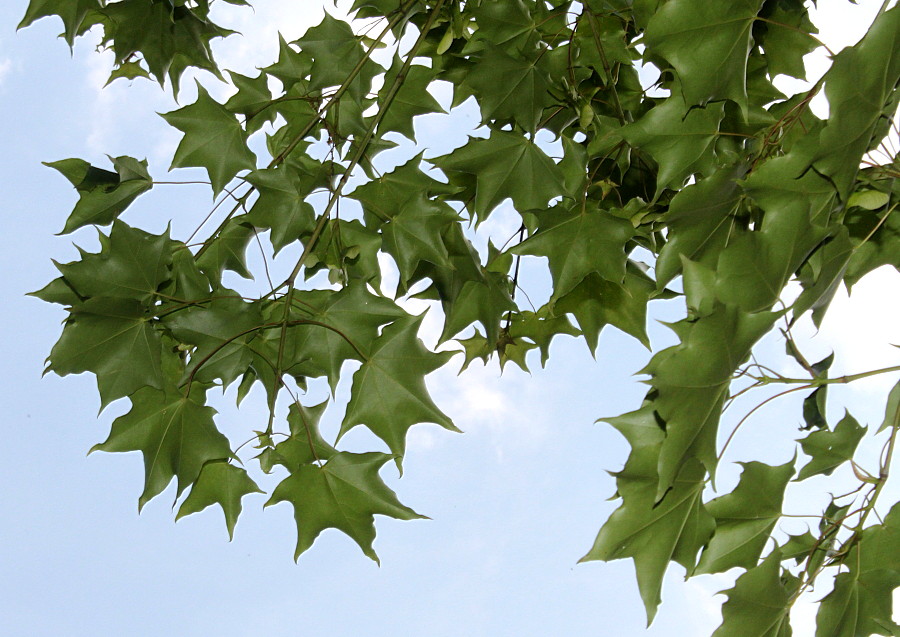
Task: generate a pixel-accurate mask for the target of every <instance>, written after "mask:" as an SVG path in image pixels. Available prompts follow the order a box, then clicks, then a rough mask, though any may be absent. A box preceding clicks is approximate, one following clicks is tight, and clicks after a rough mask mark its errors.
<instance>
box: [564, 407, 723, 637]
mask: <svg viewBox="0 0 900 637" xmlns="http://www.w3.org/2000/svg"><path fill="white" fill-rule="evenodd" d="M606 421H607V422H608V423H609V424H611V425H612V426H613V427H615V428H616V429H618V430H619V431H620V432H621V433H622V434H623V435H624V436H625V438H626V439H627V440H628V442H629V443H630V444H631V454H630V455H629V456H628V462H626V463H625V467H624V468H623V469H622V470H621V471H619V472H618V473H616V474H615V476H616V485H617V487H618V495H619V496H621V497H622V505H621V506H620V507H619V508H618V509H616V510H615V511H614V512H613V514H612V515H611V516H610V517H609V519H608V520H607V521H606V523H605V524H604V525H603V527H602V528H601V529H600V532H599V534H598V535H597V539H596V540H595V541H594V546H593V547H592V548H591V550H590V551H589V552H588V553H587V555H585V556H584V557H583V558H581V561H590V560H605V561H610V560H616V559H621V558H626V557H630V558H632V559H634V568H635V571H636V573H637V580H638V588H639V589H640V592H641V598H642V599H643V600H644V607H645V608H646V610H647V623H648V625H649V624H650V622H652V621H653V617H654V616H655V615H656V609H657V607H658V606H659V603H660V600H661V597H660V591H661V589H662V580H663V575H664V574H665V572H666V569H667V568H668V565H669V562H670V561H672V560H674V561H676V562H678V563H679V564H681V565H682V566H684V567H685V568H686V569H688V570H690V569H692V568H693V567H694V564H695V562H696V558H697V553H698V552H699V551H700V547H701V546H703V545H704V544H705V543H706V541H707V540H708V539H709V537H710V535H711V534H712V531H713V528H714V523H713V520H712V518H711V517H710V515H709V514H708V513H707V512H706V509H705V507H704V506H703V503H702V501H701V496H702V494H703V485H704V481H703V475H704V472H703V468H702V466H700V464H699V463H696V462H693V463H690V464H689V465H686V466H685V467H684V469H683V470H682V472H681V473H680V475H679V476H678V479H677V480H676V481H675V482H674V484H673V485H672V488H671V490H669V492H668V493H667V494H666V497H665V498H663V499H662V501H661V502H658V503H657V498H656V485H657V482H658V476H657V473H656V457H657V456H658V454H659V450H660V445H661V444H662V440H663V437H664V433H663V431H662V429H661V428H660V426H659V424H658V422H657V420H656V417H655V416H654V414H653V409H652V407H649V406H645V407H642V408H641V409H639V410H637V411H633V412H631V413H628V414H625V415H623V416H618V417H616V418H610V419H607V420H606Z"/></svg>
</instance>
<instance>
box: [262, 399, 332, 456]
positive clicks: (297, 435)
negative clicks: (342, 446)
mask: <svg viewBox="0 0 900 637" xmlns="http://www.w3.org/2000/svg"><path fill="white" fill-rule="evenodd" d="M327 406H328V401H327V400H326V401H325V402H322V403H319V404H318V405H313V406H312V407H304V406H303V405H300V404H299V403H296V402H295V403H292V404H291V406H290V409H289V410H288V417H287V421H288V425H289V426H290V430H291V435H290V436H289V437H287V438H285V439H284V440H282V441H281V442H279V443H278V444H277V445H275V447H272V448H267V449H264V450H263V452H262V453H261V454H260V455H259V461H260V465H261V466H262V469H263V471H265V472H266V473H269V472H270V471H271V470H272V467H274V466H275V465H277V464H278V465H282V466H283V467H285V468H287V470H288V471H290V472H291V473H293V472H295V471H297V470H298V469H299V468H300V467H302V466H303V465H310V464H314V463H320V462H321V461H323V460H330V459H331V458H333V457H334V456H335V454H337V453H338V451H337V449H335V448H334V447H332V446H331V445H330V444H328V443H327V442H326V441H325V439H324V438H322V433H321V432H320V430H319V420H320V419H321V418H322V414H323V413H325V408H326V407H327Z"/></svg>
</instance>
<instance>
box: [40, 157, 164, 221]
mask: <svg viewBox="0 0 900 637" xmlns="http://www.w3.org/2000/svg"><path fill="white" fill-rule="evenodd" d="M112 163H113V166H114V167H115V169H116V172H114V173H113V172H109V171H107V170H103V169H101V168H96V167H94V166H91V165H90V164H89V163H87V162H86V161H84V160H81V159H63V160H61V161H56V162H50V163H45V164H44V165H45V166H49V167H50V168H55V169H56V170H58V171H59V172H61V173H62V174H63V175H64V176H65V177H66V178H67V179H68V180H69V181H70V182H72V185H73V186H75V190H77V191H78V203H77V204H75V209H74V210H73V211H72V214H71V215H69V218H68V219H67V220H66V226H65V228H63V230H62V232H61V233H60V234H68V233H69V232H72V231H73V230H77V229H78V228H81V227H82V226H86V225H90V224H97V225H101V226H105V225H108V224H110V223H112V222H113V221H114V220H115V219H116V218H117V217H118V216H119V215H120V214H122V212H124V211H125V209H126V208H127V207H128V206H130V205H131V203H132V202H133V201H134V200H135V199H137V198H138V196H139V195H141V194H143V193H145V192H147V191H148V190H150V189H151V188H152V187H153V180H152V179H151V177H150V175H149V174H148V173H147V162H146V161H138V160H136V159H132V158H131V157H116V158H115V159H113V160H112Z"/></svg>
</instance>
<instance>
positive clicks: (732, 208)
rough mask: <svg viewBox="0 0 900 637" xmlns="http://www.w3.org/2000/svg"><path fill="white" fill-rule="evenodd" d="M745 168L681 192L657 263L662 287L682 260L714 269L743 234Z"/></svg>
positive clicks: (668, 217) (729, 170)
mask: <svg viewBox="0 0 900 637" xmlns="http://www.w3.org/2000/svg"><path fill="white" fill-rule="evenodd" d="M745 170H746V168H745V167H744V166H741V165H737V166H733V167H731V168H724V169H722V170H719V171H717V172H715V173H714V174H712V175H710V176H709V177H707V178H706V179H702V180H700V181H699V182H698V183H696V184H691V185H690V186H688V187H687V188H684V189H683V190H681V191H680V192H679V193H678V194H677V195H675V197H673V198H672V202H671V203H670V204H669V210H668V212H667V213H666V225H667V228H668V236H667V237H666V244H665V245H664V246H663V248H662V250H660V253H659V258H658V259H657V260H656V281H657V285H658V286H659V287H660V288H662V287H663V286H665V285H666V284H667V283H668V282H669V281H671V280H672V279H673V278H674V277H675V276H676V275H677V274H678V272H679V271H680V270H681V259H680V258H679V257H687V258H688V259H690V260H691V261H694V262H697V263H700V264H703V265H706V266H710V267H715V265H716V261H718V258H719V252H720V251H721V250H722V249H723V248H724V247H725V246H727V245H728V244H729V243H730V242H731V241H733V240H734V238H735V237H736V236H737V235H738V234H739V233H740V232H741V229H742V223H741V220H740V218H739V214H738V213H739V211H740V209H741V195H742V194H743V193H742V191H741V189H740V187H739V186H738V180H739V179H740V178H741V177H742V176H743V174H744V172H745Z"/></svg>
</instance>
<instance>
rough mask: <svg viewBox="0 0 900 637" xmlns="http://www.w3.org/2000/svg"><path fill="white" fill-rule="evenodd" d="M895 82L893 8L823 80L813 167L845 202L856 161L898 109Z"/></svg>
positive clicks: (898, 72) (899, 23)
mask: <svg viewBox="0 0 900 637" xmlns="http://www.w3.org/2000/svg"><path fill="white" fill-rule="evenodd" d="M870 69H878V72H870ZM898 82H900V8H898V7H896V6H895V7H893V8H891V9H889V10H888V11H885V12H883V13H880V14H879V15H878V16H877V17H876V18H875V21H874V22H873V23H872V26H871V27H870V28H869V31H868V32H867V33H866V35H865V36H864V37H863V38H862V40H860V41H859V43H858V44H856V46H853V47H847V48H846V49H844V50H842V51H841V52H840V53H838V54H837V55H836V56H835V58H834V63H833V64H832V66H831V68H830V69H829V70H828V73H826V75H825V96H826V97H827V98H828V104H829V117H828V121H827V122H826V124H825V127H824V128H823V129H822V131H821V133H820V134H819V136H818V140H816V142H815V146H814V148H813V151H812V152H814V153H815V155H814V157H813V159H812V165H813V166H815V168H816V170H817V171H818V172H819V173H820V174H822V175H825V176H827V177H829V178H830V179H831V180H832V182H833V183H834V184H835V186H836V187H837V189H838V192H839V193H840V195H841V198H842V199H844V200H846V199H847V198H848V197H849V195H850V192H851V190H852V185H853V181H854V178H855V177H856V174H857V172H858V171H859V161H858V159H859V158H861V157H862V156H863V154H864V153H865V152H866V151H867V150H870V149H871V148H874V147H875V146H877V144H878V143H879V142H880V141H881V137H883V136H884V134H886V133H887V130H883V131H881V126H882V122H883V120H885V119H887V120H890V119H891V117H892V116H893V113H894V111H895V110H896V109H897V104H896V101H895V100H896V97H894V96H895V95H896V90H897V89H896V87H897V83H898ZM878 131H881V132H880V133H879V132H878Z"/></svg>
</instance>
